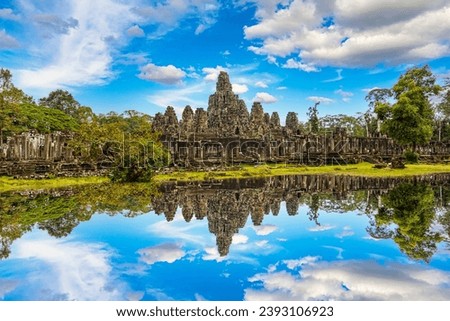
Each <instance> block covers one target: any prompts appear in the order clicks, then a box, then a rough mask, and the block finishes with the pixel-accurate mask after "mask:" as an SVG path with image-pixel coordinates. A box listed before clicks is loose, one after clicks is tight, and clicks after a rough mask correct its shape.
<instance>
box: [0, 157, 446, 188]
mask: <svg viewBox="0 0 450 321" xmlns="http://www.w3.org/2000/svg"><path fill="white" fill-rule="evenodd" d="M439 173H450V164H408V165H406V168H404V169H390V168H382V169H376V168H373V164H370V163H359V164H351V165H325V166H316V167H314V166H299V165H290V164H287V165H286V164H273V165H272V164H271V165H266V164H263V165H253V166H251V165H246V166H239V167H234V168H226V169H218V170H212V171H188V170H176V171H173V172H170V173H157V174H156V175H155V176H153V182H154V183H166V182H174V181H179V182H191V181H199V182H201V181H210V180H224V179H245V178H252V177H271V176H284V175H350V176H361V177H410V176H421V175H431V174H439ZM104 183H110V180H109V178H107V177H98V176H92V177H70V178H65V177H61V178H50V179H14V178H12V177H6V176H3V177H0V193H3V192H11V191H21V190H42V189H55V188H63V187H72V186H73V187H75V186H83V185H90V184H104ZM149 183H151V182H149Z"/></svg>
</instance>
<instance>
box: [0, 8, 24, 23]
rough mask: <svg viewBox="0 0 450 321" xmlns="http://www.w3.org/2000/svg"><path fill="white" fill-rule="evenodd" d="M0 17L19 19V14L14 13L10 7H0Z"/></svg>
mask: <svg viewBox="0 0 450 321" xmlns="http://www.w3.org/2000/svg"><path fill="white" fill-rule="evenodd" d="M0 19H5V20H19V16H18V15H16V14H14V11H13V10H12V9H10V8H3V9H0Z"/></svg>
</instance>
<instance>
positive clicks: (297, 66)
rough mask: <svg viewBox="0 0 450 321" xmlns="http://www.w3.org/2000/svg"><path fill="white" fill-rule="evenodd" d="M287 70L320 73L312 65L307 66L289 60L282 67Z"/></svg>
mask: <svg viewBox="0 0 450 321" xmlns="http://www.w3.org/2000/svg"><path fill="white" fill-rule="evenodd" d="M282 67H283V68H286V69H298V70H302V71H306V72H318V71H319V69H317V67H315V66H313V65H311V64H305V63H303V62H300V61H297V60H295V59H292V58H291V59H289V60H288V61H286V63H285V64H284V65H283V66H282Z"/></svg>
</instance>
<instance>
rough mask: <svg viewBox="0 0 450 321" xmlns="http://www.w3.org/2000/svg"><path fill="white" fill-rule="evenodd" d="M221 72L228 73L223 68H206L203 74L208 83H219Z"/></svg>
mask: <svg viewBox="0 0 450 321" xmlns="http://www.w3.org/2000/svg"><path fill="white" fill-rule="evenodd" d="M221 71H227V70H226V69H225V68H224V67H222V66H217V67H215V68H211V67H206V68H203V69H202V72H203V74H205V77H204V79H205V80H208V81H214V82H215V81H217V78H218V77H219V74H220V72H221Z"/></svg>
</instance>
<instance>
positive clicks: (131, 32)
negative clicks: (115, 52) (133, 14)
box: [127, 25, 145, 38]
mask: <svg viewBox="0 0 450 321" xmlns="http://www.w3.org/2000/svg"><path fill="white" fill-rule="evenodd" d="M127 35H128V36H130V37H136V38H139V37H144V36H145V32H144V30H143V29H142V28H141V27H139V26H138V25H134V26H132V27H130V28H128V29H127Z"/></svg>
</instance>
